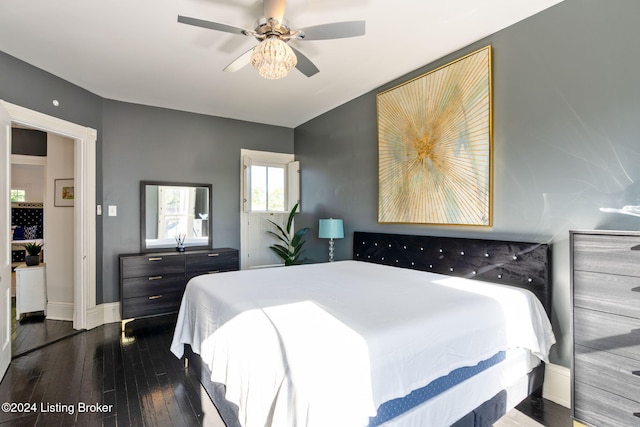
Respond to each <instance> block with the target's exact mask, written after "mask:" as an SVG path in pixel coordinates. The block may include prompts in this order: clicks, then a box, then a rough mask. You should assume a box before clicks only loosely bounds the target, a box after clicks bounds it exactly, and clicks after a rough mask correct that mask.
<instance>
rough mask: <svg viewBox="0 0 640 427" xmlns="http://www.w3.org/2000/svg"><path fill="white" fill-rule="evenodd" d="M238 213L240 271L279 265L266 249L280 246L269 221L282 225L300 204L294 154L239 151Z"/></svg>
mask: <svg viewBox="0 0 640 427" xmlns="http://www.w3.org/2000/svg"><path fill="white" fill-rule="evenodd" d="M240 157H241V162H242V166H241V176H240V182H241V189H242V194H241V206H242V210H241V211H240V268H241V269H248V268H263V267H272V266H276V265H281V264H282V260H281V259H280V258H279V257H278V256H277V255H276V254H275V253H274V252H272V251H271V250H270V249H269V246H271V245H273V244H276V243H279V242H278V241H277V240H276V239H275V238H274V237H273V236H272V235H270V234H269V233H268V231H274V230H275V229H274V226H273V225H272V224H271V223H270V222H269V221H273V222H274V223H276V224H279V225H282V226H285V224H286V222H287V219H288V216H289V212H290V211H291V209H292V208H293V206H294V205H295V204H296V203H299V202H300V162H297V161H295V160H294V155H293V154H287V153H272V152H267V151H255V150H246V149H242V150H241V151H240Z"/></svg>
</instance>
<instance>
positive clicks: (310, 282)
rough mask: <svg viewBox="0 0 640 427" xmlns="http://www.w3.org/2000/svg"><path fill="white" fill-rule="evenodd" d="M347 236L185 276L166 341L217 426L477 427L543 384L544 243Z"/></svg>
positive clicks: (549, 337) (548, 341) (546, 326)
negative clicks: (342, 248) (326, 258)
mask: <svg viewBox="0 0 640 427" xmlns="http://www.w3.org/2000/svg"><path fill="white" fill-rule="evenodd" d="M353 241H354V243H353V249H354V251H353V260H349V261H339V262H334V263H324V264H310V265H302V266H295V267H287V268H273V269H264V270H246V271H240V272H231V273H224V274H217V275H207V276H198V277H196V278H194V279H192V280H191V281H190V282H189V284H188V286H187V289H186V291H185V296H184V298H183V301H182V305H181V308H180V313H179V315H178V321H177V325H176V331H175V333H174V338H173V342H172V345H171V351H172V352H173V353H174V354H175V355H176V356H177V357H185V358H186V359H187V360H188V361H189V367H190V368H192V369H193V370H194V371H195V372H196V373H197V374H198V375H199V376H200V380H201V382H202V383H203V385H204V386H205V388H206V389H207V391H208V393H209V395H210V397H211V398H212V400H213V402H214V403H215V405H216V407H217V408H218V410H219V412H220V415H221V416H222V418H223V420H224V421H225V423H226V425H227V426H228V427H235V426H243V427H253V426H260V427H262V426H273V427H280V426H282V427H285V426H305V427H314V426H327V425H331V426H347V427H354V426H370V427H375V426H378V425H380V426H402V427H405V426H426V425H430V426H448V425H455V426H479V425H486V426H489V425H491V424H492V423H493V422H494V421H495V420H497V419H498V418H500V416H502V415H503V414H504V413H506V412H507V411H508V410H509V409H510V408H512V407H513V406H515V405H516V404H517V403H519V401H520V400H522V399H523V398H525V397H526V396H527V395H528V394H530V393H532V392H538V393H539V392H540V391H541V386H542V381H543V378H544V362H545V361H546V360H547V357H548V353H549V349H550V347H551V346H552V345H553V343H554V342H555V339H554V337H553V333H552V332H551V326H550V322H549V320H548V313H549V310H550V302H551V301H550V296H551V291H550V281H549V247H548V246H547V245H545V244H539V243H526V242H506V241H493V240H474V239H459V238H442V237H428V236H403V235H396V234H383V233H365V232H356V233H354V240H353ZM469 279H474V280H469ZM478 279H480V280H478ZM495 283H498V284H497V285H496V284H495Z"/></svg>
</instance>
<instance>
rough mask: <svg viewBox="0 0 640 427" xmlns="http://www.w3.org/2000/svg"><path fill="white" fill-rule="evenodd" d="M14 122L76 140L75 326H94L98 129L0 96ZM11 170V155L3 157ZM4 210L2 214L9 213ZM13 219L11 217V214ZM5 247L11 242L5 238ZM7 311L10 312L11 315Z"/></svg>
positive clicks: (4, 167)
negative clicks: (12, 102) (23, 105)
mask: <svg viewBox="0 0 640 427" xmlns="http://www.w3.org/2000/svg"><path fill="white" fill-rule="evenodd" d="M0 105H1V106H2V107H3V108H4V109H5V110H6V111H7V112H8V113H9V119H10V120H11V123H15V124H20V125H25V126H29V127H31V128H34V129H38V130H42V131H44V132H51V133H55V134H58V135H62V136H65V137H68V138H70V139H72V140H73V141H74V162H73V163H74V178H75V182H74V186H75V189H74V199H75V203H74V208H73V216H74V227H75V230H74V231H75V233H74V236H75V237H74V253H73V257H74V263H73V264H74V273H73V289H74V291H73V295H74V301H73V304H74V310H73V328H74V329H91V328H94V327H96V326H98V325H100V324H102V322H101V320H100V316H99V315H96V314H97V307H96V217H95V212H96V210H95V206H96V196H95V193H96V140H97V135H98V132H97V131H96V130H95V129H92V128H89V127H85V126H81V125H78V124H75V123H71V122H68V121H66V120H62V119H59V118H56V117H52V116H49V115H46V114H43V113H39V112H37V111H33V110H29V109H27V108H24V107H21V106H18V105H15V104H11V103H9V102H6V101H3V100H1V99H0ZM1 161H2V162H3V164H2V167H1V168H0V170H3V174H5V173H6V174H8V173H9V171H10V167H11V157H10V156H8V158H6V159H2V160H1ZM6 214H7V213H6V212H3V213H2V215H6ZM9 221H10V218H9ZM2 244H4V245H5V249H6V250H10V242H9V241H6V242H3V243H2ZM10 315H11V314H10V313H7V316H10Z"/></svg>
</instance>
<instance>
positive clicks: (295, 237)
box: [267, 203, 309, 265]
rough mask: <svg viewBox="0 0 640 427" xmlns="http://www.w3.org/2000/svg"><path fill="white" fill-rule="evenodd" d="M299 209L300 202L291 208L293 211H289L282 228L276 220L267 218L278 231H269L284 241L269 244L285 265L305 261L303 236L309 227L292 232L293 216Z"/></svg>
mask: <svg viewBox="0 0 640 427" xmlns="http://www.w3.org/2000/svg"><path fill="white" fill-rule="evenodd" d="M297 209H298V203H296V205H295V206H294V207H293V209H291V212H290V213H289V218H288V220H287V226H286V228H282V227H281V226H279V225H278V224H276V223H275V222H273V221H271V220H270V219H267V221H269V222H270V223H271V224H273V225H274V226H275V227H276V230H277V232H275V231H267V233H269V234H271V235H272V236H275V237H276V238H277V239H278V240H280V241H281V242H282V243H283V244H274V245H271V246H269V248H270V249H271V250H272V251H274V252H275V253H276V254H277V255H278V256H279V257H280V258H282V260H283V261H284V265H294V264H302V262H303V261H304V260H302V259H300V256H301V255H302V246H303V245H304V240H302V237H303V236H304V235H305V233H306V232H307V231H309V227H305V228H301V229H300V230H298V231H296V232H295V233H293V234H291V233H292V230H291V226H292V225H293V217H294V216H295V214H296V210H297Z"/></svg>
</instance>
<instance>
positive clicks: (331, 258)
mask: <svg viewBox="0 0 640 427" xmlns="http://www.w3.org/2000/svg"><path fill="white" fill-rule="evenodd" d="M329 262H333V237H332V238H331V239H329Z"/></svg>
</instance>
